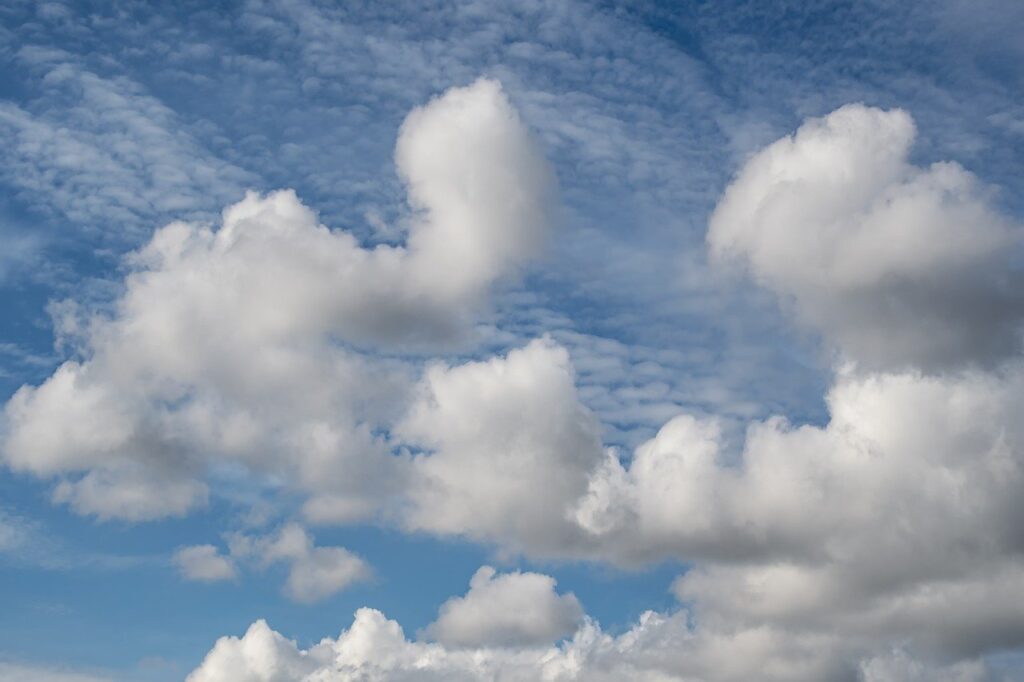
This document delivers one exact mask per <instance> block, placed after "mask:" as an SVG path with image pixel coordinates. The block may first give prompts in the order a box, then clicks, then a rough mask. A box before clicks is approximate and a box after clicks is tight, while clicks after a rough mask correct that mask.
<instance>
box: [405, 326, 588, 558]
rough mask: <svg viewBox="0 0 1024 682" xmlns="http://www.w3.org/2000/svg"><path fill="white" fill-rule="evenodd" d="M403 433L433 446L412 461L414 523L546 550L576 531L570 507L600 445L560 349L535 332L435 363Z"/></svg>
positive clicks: (409, 517) (410, 513)
mask: <svg viewBox="0 0 1024 682" xmlns="http://www.w3.org/2000/svg"><path fill="white" fill-rule="evenodd" d="M397 433H398V434H399V436H400V437H401V439H402V440H403V441H404V442H407V443H412V444H417V445H420V446H422V447H425V448H427V449H429V450H430V452H429V454H420V455H418V456H417V457H416V458H415V459H414V460H413V470H414V476H413V479H412V482H411V484H410V489H409V491H408V493H407V494H408V497H409V500H410V503H411V504H410V508H409V509H407V510H406V516H405V522H406V524H407V525H408V526H409V527H410V528H412V529H415V530H429V531H432V532H435V533H446V534H464V535H467V536H470V537H473V538H477V539H483V540H497V541H499V542H500V543H502V544H503V545H504V546H506V547H511V548H529V549H535V550H540V551H544V550H547V551H557V550H558V549H559V548H562V547H564V546H565V544H566V543H567V542H573V541H574V538H575V537H576V536H577V535H578V529H576V528H575V527H574V524H572V523H571V522H570V519H569V516H568V514H569V505H570V504H571V502H572V501H573V500H574V499H576V498H577V497H578V496H579V495H581V494H582V493H583V492H584V491H585V489H586V484H587V474H588V472H589V471H590V469H592V468H593V467H594V466H595V465H596V464H597V463H599V462H600V458H601V448H600V441H599V431H598V425H597V422H596V420H595V419H594V418H593V416H592V415H591V414H590V412H589V411H588V410H587V409H586V408H585V407H583V406H582V405H581V404H580V403H579V401H578V399H577V396H576V391H575V387H574V385H573V373H572V368H571V366H570V364H569V357H568V354H567V353H566V352H565V350H564V349H562V348H561V347H559V346H557V345H555V344H553V343H552V342H550V341H548V340H538V341H534V342H532V343H530V344H529V345H528V346H526V347H525V348H522V349H517V350H513V351H511V352H510V353H509V354H508V355H507V356H506V357H502V358H493V359H491V360H488V361H484V362H470V363H466V364H464V365H460V366H457V367H451V368H449V367H445V366H442V365H435V366H434V367H432V368H430V369H428V370H427V373H426V377H425V378H424V380H423V382H422V383H421V386H420V388H419V398H418V400H417V401H416V402H415V403H414V405H413V406H412V408H411V410H410V411H409V414H408V415H407V417H406V418H405V420H404V421H403V422H401V423H400V424H399V426H398V428H397Z"/></svg>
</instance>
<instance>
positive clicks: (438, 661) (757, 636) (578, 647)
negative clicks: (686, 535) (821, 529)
mask: <svg viewBox="0 0 1024 682" xmlns="http://www.w3.org/2000/svg"><path fill="white" fill-rule="evenodd" d="M840 644H841V643H840V642H838V641H837V640H836V638H833V637H831V636H828V635H808V636H805V637H803V638H801V639H796V638H786V637H780V636H779V635H778V634H777V633H776V632H774V631H772V630H771V629H767V628H756V629H738V630H737V629H731V630H727V631H720V632H713V631H694V629H693V627H692V623H691V621H690V620H689V619H688V616H687V614H686V612H684V611H680V612H677V613H674V614H670V615H666V614H658V613H654V612H647V613H644V614H643V615H641V616H640V618H639V619H638V620H637V622H636V623H634V624H633V625H632V626H631V627H630V628H629V629H628V630H627V631H626V632H624V633H622V634H621V635H618V636H612V635H610V634H608V633H606V632H604V631H602V629H601V628H600V627H599V626H598V625H597V624H596V623H594V622H593V621H592V620H585V621H584V622H582V623H581V624H580V626H579V628H578V629H577V630H576V632H575V633H574V634H573V636H572V638H571V639H569V640H567V641H565V642H563V643H561V644H560V645H558V646H527V647H520V648H508V647H474V648H463V647H458V648H449V647H446V646H444V645H441V644H434V643H427V642H415V641H409V640H408V639H406V637H405V635H404V633H403V631H402V628H401V626H400V625H399V624H398V623H397V622H395V621H393V620H388V619H387V617H386V616H385V615H384V614H383V613H381V612H379V611H377V610H374V609H368V608H363V609H360V610H359V611H357V612H356V614H355V618H354V619H353V622H352V625H351V626H350V627H349V628H348V629H347V630H344V631H343V632H342V633H341V634H340V635H339V636H338V637H337V639H331V638H327V639H323V640H321V641H320V643H318V644H316V645H314V646H312V647H310V648H308V649H299V648H298V647H297V646H296V644H295V642H293V641H291V640H288V639H286V638H285V637H283V636H282V635H280V634H278V633H276V632H274V631H273V630H271V629H270V628H269V626H268V625H267V624H266V623H265V622H264V621H257V622H256V623H254V624H253V625H252V626H251V627H250V628H249V630H248V631H247V632H246V633H245V634H244V636H242V637H233V636H228V637H222V638H221V639H219V640H218V641H217V643H216V644H215V645H214V647H213V648H212V649H211V650H210V652H209V653H208V654H207V655H206V658H205V659H204V660H203V662H202V663H201V665H200V666H199V667H198V668H196V669H195V670H194V671H193V672H192V674H191V675H190V676H189V677H188V682H220V681H222V680H223V681H225V682H226V681H227V680H231V682H266V681H268V680H272V681H274V682H285V681H287V682H295V681H299V680H302V681H303V682H314V681H316V682H355V681H356V680H360V681H380V682H383V681H384V680H388V681H389V682H391V681H398V680H410V681H411V680H416V681H417V682H419V681H422V680H438V681H441V680H446V681H447V680H464V681H467V682H471V681H482V680H495V679H501V680H510V681H513V682H518V681H521V682H536V681H538V680H541V681H543V682H571V681H578V682H613V681H618V680H641V681H645V682H692V681H694V680H714V681H716V682H717V681H722V682H741V681H742V680H750V679H758V680H765V681H766V682H794V681H801V680H806V681H807V682H811V681H812V680H813V681H816V682H821V681H822V680H836V681H839V680H842V681H844V682H845V681H847V680H849V681H850V682H852V681H853V680H857V679H864V680H871V681H872V682H875V681H877V682H883V681H884V682H896V680H901V681H902V680H903V679H904V678H900V677H893V675H898V674H900V672H902V671H914V672H915V673H918V674H924V673H926V672H927V673H931V674H934V675H935V677H933V678H920V679H937V680H943V681H946V680H948V681H949V682H953V681H954V680H957V681H958V682H975V681H977V682H981V681H982V680H990V679H992V680H994V679H998V677H996V676H994V675H992V674H991V671H990V670H989V669H988V668H987V667H986V666H985V665H984V664H983V663H981V662H978V661H970V662H963V663H956V664H952V665H942V664H935V665H932V664H925V663H922V662H921V661H919V660H917V659H914V658H911V657H910V656H908V655H907V654H906V653H905V652H897V653H896V654H892V655H890V654H886V655H883V656H880V657H877V658H870V659H864V660H862V661H860V662H859V663H856V662H855V663H853V664H848V665H837V664H836V663H835V660H834V659H832V658H830V655H831V654H833V653H834V651H835V648H836V647H837V646H839V645H840ZM905 679H908V680H913V679H918V678H914V677H912V676H911V677H907V678H905Z"/></svg>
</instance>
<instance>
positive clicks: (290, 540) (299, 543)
mask: <svg viewBox="0 0 1024 682" xmlns="http://www.w3.org/2000/svg"><path fill="white" fill-rule="evenodd" d="M229 546H230V553H231V556H232V557H234V558H238V559H254V560H256V561H257V562H258V563H259V564H260V565H261V566H269V565H271V564H275V563H284V564H287V565H288V578H287V581H286V582H285V588H284V591H285V594H286V595H287V596H288V597H289V598H291V599H293V600H295V601H297V602H302V603H306V604H311V603H314V602H318V601H321V600H323V599H326V598H328V597H330V596H332V595H334V594H335V593H337V592H339V591H341V590H343V589H345V588H346V587H348V586H349V585H351V584H352V583H355V582H359V581H362V580H366V579H367V578H369V577H370V575H371V573H372V571H371V570H370V566H369V564H367V563H366V561H364V560H363V559H362V558H361V557H359V556H357V555H355V554H353V553H352V552H350V551H348V550H347V549H344V548H342V547H318V546H316V545H315V544H314V543H313V538H312V537H311V536H310V535H309V533H307V532H306V530H305V529H304V528H302V526H300V525H298V524H295V523H290V524H287V525H285V526H284V527H282V528H281V529H280V530H278V532H277V533H276V534H274V535H269V536H263V537H253V536H247V535H240V534H237V535H233V536H231V537H230V538H229Z"/></svg>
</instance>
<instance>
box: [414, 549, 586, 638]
mask: <svg viewBox="0 0 1024 682" xmlns="http://www.w3.org/2000/svg"><path fill="white" fill-rule="evenodd" d="M582 619H583V609H582V608H581V607H580V603H579V601H578V600H577V599H576V596H575V595H573V594H572V593H571V592H570V593H569V594H564V595H560V594H558V593H557V592H555V580H554V578H551V577H550V576H546V575H542V574H540V573H520V572H515V573H506V574H504V575H498V574H497V572H496V571H495V570H494V569H493V568H491V567H490V566H483V567H481V568H480V569H479V570H478V571H477V572H476V573H475V574H474V575H473V578H472V579H471V580H470V582H469V592H467V593H466V595H465V596H462V597H453V598H451V599H449V600H448V601H446V602H445V603H444V604H442V605H441V609H440V611H439V612H438V616H437V620H436V621H434V622H433V623H431V624H430V625H428V626H427V628H426V630H425V633H426V635H427V636H428V637H430V638H431V639H434V640H436V641H438V642H440V643H441V644H443V645H445V646H448V647H455V648H459V647H482V646H512V647H521V646H538V645H543V644H550V643H552V642H554V641H556V640H559V639H561V638H563V637H565V636H567V635H570V634H572V633H573V632H574V631H575V629H576V626H577V625H578V624H579V623H580V621H581V620H582Z"/></svg>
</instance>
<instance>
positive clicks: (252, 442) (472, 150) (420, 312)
mask: <svg viewBox="0 0 1024 682" xmlns="http://www.w3.org/2000/svg"><path fill="white" fill-rule="evenodd" d="M396 163H397V165H398V170H399V172H400V174H401V175H402V177H403V178H404V179H405V181H406V183H407V185H408V188H409V198H410V203H411V204H412V206H413V208H414V210H415V213H414V215H413V216H412V217H411V218H410V220H409V225H408V236H407V239H406V241H405V243H404V244H402V245H398V246H388V245H381V246H377V247H376V248H364V247H362V246H361V245H360V244H359V243H358V242H357V240H356V239H355V237H353V235H352V234H350V233H348V232H345V231H341V230H330V229H328V228H327V227H325V226H323V225H321V224H319V222H318V221H317V217H316V215H315V214H314V212H313V211H312V210H310V209H309V208H307V207H306V206H304V205H303V204H302V203H301V202H300V201H299V200H298V198H297V197H296V195H295V194H294V193H293V192H290V191H281V192H275V193H272V194H269V195H266V196H260V195H257V194H249V195H248V196H247V197H246V198H245V199H244V200H242V201H240V202H239V203H237V204H234V205H232V206H230V207H228V208H227V209H226V210H225V211H224V214H223V217H222V220H221V223H220V225H219V226H218V227H214V226H211V225H206V224H200V223H184V222H178V223H172V224H170V225H168V226H166V227H164V228H162V229H160V230H158V231H157V232H156V233H155V234H154V235H153V238H152V239H151V240H150V241H149V243H148V244H146V245H145V246H144V247H143V248H141V249H139V250H138V251H137V252H135V253H134V254H132V255H131V257H130V258H129V260H128V265H129V266H130V268H131V272H130V274H129V275H128V277H127V278H126V280H125V282H124V292H123V294H122V295H121V297H120V298H119V299H118V300H117V301H116V302H115V304H114V305H113V308H112V311H110V312H106V313H104V312H91V311H88V310H83V309H80V308H76V307H75V306H69V305H65V306H61V307H58V308H55V310H56V311H57V312H58V313H59V315H58V316H57V318H56V320H55V322H56V326H57V329H58V333H59V336H60V338H59V341H60V342H61V343H62V344H63V345H65V346H68V347H71V348H74V349H75V351H76V355H77V356H78V359H76V360H69V361H67V362H65V363H64V364H63V365H61V366H60V367H59V368H58V369H57V371H56V372H55V373H54V374H53V375H52V376H51V377H50V378H49V379H48V380H47V381H45V382H44V383H43V384H41V385H39V386H23V387H22V388H21V389H20V390H19V391H18V392H17V393H16V394H15V395H14V397H12V398H11V400H10V401H9V402H8V404H7V405H6V407H5V410H4V416H5V429H4V436H5V438H4V444H3V457H4V460H5V462H6V463H7V465H8V466H10V467H11V468H12V469H14V470H17V471H24V472H28V473H31V474H34V475H36V476H39V477H56V478H58V486H57V488H56V491H55V498H56V500H58V501H61V502H66V503H68V504H70V505H71V506H72V508H74V509H75V510H76V511H78V512H80V513H88V514H95V515H97V516H99V517H101V518H112V517H119V518H127V519H132V520H143V519H149V518H157V517H161V516H168V515H181V514H184V513H186V512H187V511H189V510H190V509H193V508H195V507H197V506H201V505H202V504H204V503H205V502H206V500H207V496H208V490H207V484H206V476H207V474H208V473H209V470H210V469H211V467H212V466H213V464H214V463H216V462H221V461H224V460H231V461H234V462H238V463H241V464H242V465H243V466H245V467H246V468H247V469H248V470H250V471H253V472H255V473H256V474H257V475H262V476H267V477H275V478H276V479H277V480H282V481H284V482H285V484H287V485H292V486H295V487H297V488H299V489H301V490H303V491H305V492H307V493H309V494H310V501H309V507H308V512H309V514H310V515H311V516H312V517H317V518H330V519H332V520H352V519H355V518H361V517H366V516H368V515H371V514H373V513H374V512H375V510H376V509H377V507H378V506H379V505H380V504H381V502H382V501H386V500H387V499H388V498H389V496H390V495H392V494H393V493H394V491H395V490H398V489H401V486H402V485H403V484H402V478H403V475H404V474H403V473H402V472H401V471H399V470H398V468H399V467H400V465H401V462H402V460H401V458H398V457H393V456H391V455H390V454H389V453H388V452H387V447H386V443H384V442H383V439H382V437H381V436H380V435H379V434H380V431H381V430H382V428H383V427H385V426H386V425H387V424H388V423H389V422H390V421H392V420H394V419H396V418H397V416H398V415H399V413H400V412H401V411H402V409H403V405H404V403H405V401H406V400H407V395H408V392H409V390H410V387H411V385H412V379H411V375H412V370H411V369H410V366H408V365H406V364H405V363H402V362H400V361H398V360H393V359H386V358H385V359H382V358H380V357H378V356H375V355H370V354H368V353H365V352H362V351H360V350H359V349H358V347H360V346H365V345H368V344H369V345H373V346H374V347H375V348H380V349H383V350H385V351H388V350H390V351H401V350H403V349H408V348H411V347H420V346H422V345H423V344H427V345H436V344H438V343H447V342H450V341H451V340H453V339H454V338H456V337H459V336H460V335H462V334H464V333H465V332H466V331H467V329H468V325H469V323H470V321H471V319H472V316H473V314H474V312H478V311H479V310H480V309H481V307H482V306H484V305H485V303H486V296H487V293H488V291H489V289H490V288H491V286H492V285H493V284H495V283H496V282H497V281H498V280H500V279H502V278H507V277H512V276H514V275H515V273H516V272H517V271H518V269H519V268H520V267H521V266H522V265H524V263H525V262H526V260H527V259H529V258H531V257H532V256H534V255H536V254H537V253H538V251H539V249H540V248H541V247H542V246H543V243H544V241H545V237H546V235H547V233H548V231H549V230H550V229H551V227H552V209H553V196H554V192H555V187H554V180H553V175H552V174H551V172H550V170H549V168H548V166H547V164H546V162H545V161H544V158H543V156H542V155H541V154H540V151H539V149H538V147H537V145H536V144H535V143H534V142H533V141H532V139H531V137H530V134H529V132H528V130H527V129H526V127H525V126H524V125H523V123H522V122H521V121H520V120H519V118H518V116H517V115H516V113H515V111H514V109H513V108H512V107H511V105H510V103H509V102H508V100H507V98H506V97H505V95H504V94H503V92H502V90H501V87H500V86H499V85H498V84H497V83H495V82H493V81H487V80H481V81H478V82H476V83H474V84H473V85H470V86H468V87H465V88H454V89H452V90H450V91H449V92H447V93H446V94H444V95H443V96H441V97H439V98H437V99H435V100H433V101H432V102H430V103H429V104H427V105H425V106H424V107H421V108H419V109H416V110H414V111H413V112H412V113H411V114H410V115H409V117H408V118H407V120H406V121H405V123H404V124H403V126H402V130H401V134H400V136H399V141H398V145H397V151H396Z"/></svg>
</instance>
